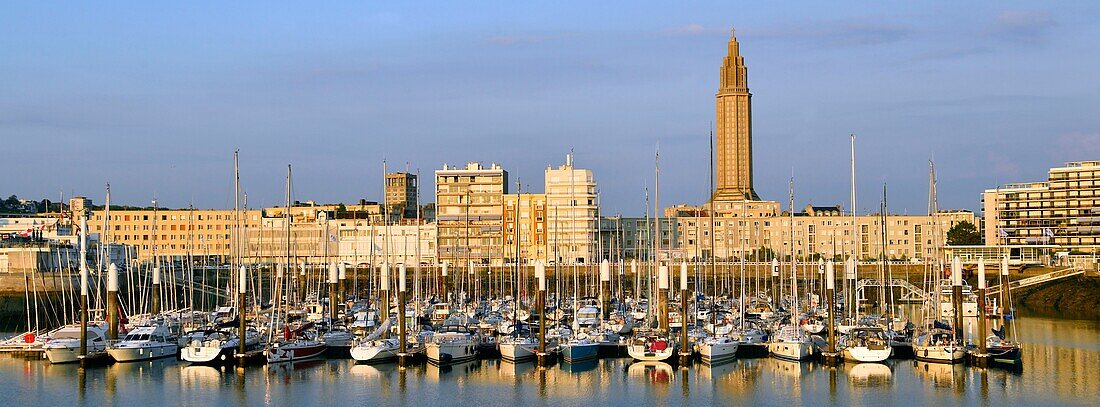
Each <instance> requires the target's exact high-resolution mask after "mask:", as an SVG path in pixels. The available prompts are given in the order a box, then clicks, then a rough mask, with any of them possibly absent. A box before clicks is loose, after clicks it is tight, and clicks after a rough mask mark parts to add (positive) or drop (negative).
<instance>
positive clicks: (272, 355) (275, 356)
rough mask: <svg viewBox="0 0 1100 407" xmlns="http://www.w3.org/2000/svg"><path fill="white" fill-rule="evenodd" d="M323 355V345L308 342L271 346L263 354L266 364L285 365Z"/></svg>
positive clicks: (322, 343)
mask: <svg viewBox="0 0 1100 407" xmlns="http://www.w3.org/2000/svg"><path fill="white" fill-rule="evenodd" d="M324 353H325V343H324V342H315V341H310V342H306V343H291V344H285V345H282V346H272V347H271V348H270V349H268V350H267V351H266V352H265V356H266V357H267V363H286V362H297V361H302V360H309V359H314V358H318V357H321V355H322V354H324Z"/></svg>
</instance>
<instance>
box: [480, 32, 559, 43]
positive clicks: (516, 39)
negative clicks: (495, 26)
mask: <svg viewBox="0 0 1100 407" xmlns="http://www.w3.org/2000/svg"><path fill="white" fill-rule="evenodd" d="M568 36H570V35H569V34H561V35H494V36H491V37H488V38H486V39H485V42H488V43H489V44H492V45H519V44H534V43H539V42H546V41H550V40H555V39H561V38H565V37H568Z"/></svg>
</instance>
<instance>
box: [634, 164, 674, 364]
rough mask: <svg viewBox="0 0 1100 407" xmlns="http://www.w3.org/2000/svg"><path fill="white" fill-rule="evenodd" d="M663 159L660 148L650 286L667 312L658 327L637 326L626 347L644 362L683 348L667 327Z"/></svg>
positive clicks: (664, 357)
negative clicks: (654, 273)
mask: <svg viewBox="0 0 1100 407" xmlns="http://www.w3.org/2000/svg"><path fill="white" fill-rule="evenodd" d="M660 158H661V153H660V151H659V150H658V152H657V154H656V155H655V160H654V183H653V190H654V200H653V202H654V204H653V212H654V214H655V215H656V219H657V222H655V225H656V233H655V234H654V235H653V236H655V238H654V239H653V245H654V249H653V250H652V251H651V252H650V253H651V260H652V264H653V265H654V266H656V267H657V289H656V290H652V288H653V287H652V284H650V289H651V291H654V292H656V293H657V295H656V297H657V300H658V304H657V312H658V313H662V312H663V313H664V315H661V316H658V327H657V329H641V330H639V329H635V330H634V337H633V338H631V340H630V343H629V344H628V345H627V347H626V353H627V354H628V355H630V357H632V358H634V360H637V361H642V362H663V361H666V360H669V359H670V358H672V357H673V356H675V355H676V353H677V352H678V351H679V349H680V346H679V345H680V344H679V343H677V341H676V337H675V336H674V335H672V334H671V332H670V331H669V327H668V326H667V324H668V309H669V308H670V307H668V302H669V295H668V294H667V293H668V291H669V284H670V281H669V274H668V266H666V265H662V264H661V256H660V252H661V236H662V235H661V213H660V207H661V201H660V196H661V193H660V191H661V188H660V185H661V184H660V178H661V177H660V175H661V169H660ZM647 206H648V205H647ZM646 210H647V211H648V210H649V209H648V208H647V209H646ZM647 227H648V226H647ZM648 309H649V310H653V307H652V306H651V307H649V308H648ZM650 314H652V313H650ZM646 322H647V325H648V322H649V321H646Z"/></svg>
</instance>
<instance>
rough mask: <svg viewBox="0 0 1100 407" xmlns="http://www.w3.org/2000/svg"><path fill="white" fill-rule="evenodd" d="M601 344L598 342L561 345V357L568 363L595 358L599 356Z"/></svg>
mask: <svg viewBox="0 0 1100 407" xmlns="http://www.w3.org/2000/svg"><path fill="white" fill-rule="evenodd" d="M599 354H600V344H599V343H597V342H593V343H584V344H565V345H562V346H561V357H562V359H563V360H565V362H566V363H575V362H582V361H586V360H593V359H596V358H597V357H599Z"/></svg>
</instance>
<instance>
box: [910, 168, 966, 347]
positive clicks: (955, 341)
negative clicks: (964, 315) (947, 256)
mask: <svg viewBox="0 0 1100 407" xmlns="http://www.w3.org/2000/svg"><path fill="white" fill-rule="evenodd" d="M928 191H929V192H928V206H929V212H930V214H931V215H932V225H933V233H932V236H933V239H937V238H938V236H939V231H938V230H937V228H938V226H939V221H938V220H937V219H936V215H937V214H938V213H939V209H938V200H937V197H936V167H935V164H933V163H932V162H931V161H929V177H928ZM933 244H934V247H935V248H936V256H935V257H936V264H935V265H934V266H933V267H932V268H931V270H930V272H931V275H928V276H926V277H925V284H927V285H928V286H929V288H931V289H930V290H929V292H930V293H931V294H933V298H932V299H931V300H930V301H926V302H925V303H924V306H923V307H922V308H921V313H922V315H923V318H922V319H923V320H924V322H923V323H922V324H923V326H922V327H921V330H920V331H919V332H918V333H917V335H916V337H915V338H913V357H914V358H916V359H917V360H919V361H923V362H932V363H949V364H953V363H961V362H962V361H963V360H964V358H965V357H966V348H965V347H964V346H962V344H961V340H960V338H958V337H957V335H955V329H952V327H951V325H950V324H948V323H945V322H943V321H941V320H940V318H942V317H943V313H942V307H943V305H942V304H943V302H942V301H941V297H942V296H943V295H944V293H943V290H942V289H940V285H941V282H943V283H945V282H946V279H945V278H944V277H945V276H944V269H943V263H942V256H940V253H939V249H940V248H941V247H942V246H940V245H939V242H937V241H934V242H933ZM953 268H954V269H953V270H951V272H952V276H951V277H952V279H957V280H958V281H960V284H959V285H961V280H962V270H961V267H958V265H957V262H956V264H953ZM928 273H929V271H926V274H928ZM960 291H961V290H960ZM931 307H935V308H936V309H929V308H931Z"/></svg>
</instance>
